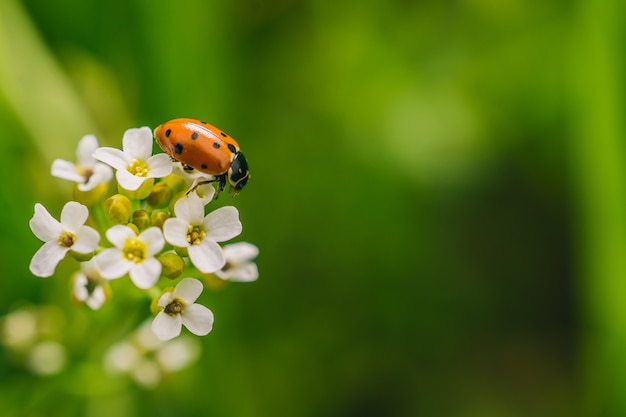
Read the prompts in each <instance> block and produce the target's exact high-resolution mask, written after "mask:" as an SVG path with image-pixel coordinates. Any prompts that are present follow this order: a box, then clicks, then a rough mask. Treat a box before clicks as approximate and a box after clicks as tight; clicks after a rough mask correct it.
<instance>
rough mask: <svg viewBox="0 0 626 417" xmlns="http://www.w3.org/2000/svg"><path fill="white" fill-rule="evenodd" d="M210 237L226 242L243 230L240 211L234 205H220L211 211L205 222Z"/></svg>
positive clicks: (205, 229) (205, 228)
mask: <svg viewBox="0 0 626 417" xmlns="http://www.w3.org/2000/svg"><path fill="white" fill-rule="evenodd" d="M203 226H204V231H205V232H206V234H207V237H208V238H211V239H213V240H214V241H216V242H224V241H226V240H229V239H232V238H234V237H235V236H237V235H239V233H241V230H242V226H241V222H240V221H239V211H237V209H236V208H235V207H233V206H226V207H220V208H218V209H217V210H214V211H212V212H211V213H209V214H208V215H207V216H206V217H205V218H204V222H203Z"/></svg>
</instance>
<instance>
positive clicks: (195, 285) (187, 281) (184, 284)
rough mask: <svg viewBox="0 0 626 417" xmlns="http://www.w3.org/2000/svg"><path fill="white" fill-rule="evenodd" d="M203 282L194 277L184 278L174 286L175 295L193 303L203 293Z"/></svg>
mask: <svg viewBox="0 0 626 417" xmlns="http://www.w3.org/2000/svg"><path fill="white" fill-rule="evenodd" d="M202 289H203V287H202V283H201V282H200V281H198V280H197V279H194V278H184V279H182V280H181V281H180V282H179V283H178V285H176V288H174V294H173V296H174V297H178V298H182V299H183V300H185V301H186V302H187V303H193V302H194V301H196V300H197V299H198V297H199V296H200V294H201V293H202Z"/></svg>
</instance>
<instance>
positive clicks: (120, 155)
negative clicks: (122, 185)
mask: <svg viewBox="0 0 626 417" xmlns="http://www.w3.org/2000/svg"><path fill="white" fill-rule="evenodd" d="M93 157H94V158H95V159H97V160H98V161H101V162H104V163H105V164H107V165H111V166H112V167H113V168H115V169H117V170H125V169H126V167H127V166H128V165H130V163H131V162H132V161H133V158H130V157H129V156H128V155H126V154H125V153H124V152H122V151H120V150H119V149H117V148H108V147H103V148H98V149H96V150H95V152H94V153H93Z"/></svg>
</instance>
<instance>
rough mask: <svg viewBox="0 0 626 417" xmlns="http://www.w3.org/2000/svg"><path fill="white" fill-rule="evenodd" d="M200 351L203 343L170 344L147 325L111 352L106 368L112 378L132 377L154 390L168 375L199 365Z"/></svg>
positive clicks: (188, 339) (186, 340) (183, 339)
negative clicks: (197, 363)
mask: <svg viewBox="0 0 626 417" xmlns="http://www.w3.org/2000/svg"><path fill="white" fill-rule="evenodd" d="M200 351H201V346H200V343H199V342H198V341H197V340H196V339H194V338H191V337H185V336H182V337H180V338H178V339H176V340H169V341H164V340H161V339H159V338H157V337H156V335H155V334H154V332H153V331H152V329H151V324H150V322H149V321H146V322H144V323H143V324H142V325H141V326H140V327H139V328H138V329H137V330H136V331H135V332H133V334H132V335H131V336H130V337H128V338H127V339H125V340H123V341H121V342H119V343H117V344H115V345H113V346H112V347H111V348H110V349H109V351H108V352H107V354H106V356H105V358H104V368H105V370H106V371H108V372H110V373H111V374H119V373H125V374H129V375H130V376H132V378H133V379H134V380H135V381H136V382H137V383H138V384H139V385H141V386H144V387H146V388H154V387H155V386H156V385H157V384H158V383H159V382H160V380H161V378H162V377H163V376H164V375H165V374H167V373H171V372H176V371H180V370H181V369H184V368H185V367H187V366H189V365H190V364H191V363H193V362H194V361H196V360H197V359H198V357H199V356H200Z"/></svg>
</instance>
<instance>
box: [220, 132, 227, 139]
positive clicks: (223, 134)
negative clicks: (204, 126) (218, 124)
mask: <svg viewBox="0 0 626 417" xmlns="http://www.w3.org/2000/svg"><path fill="white" fill-rule="evenodd" d="M220 135H222V136H223V137H225V138H227V137H228V135H227V134H226V133H224V132H220Z"/></svg>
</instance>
